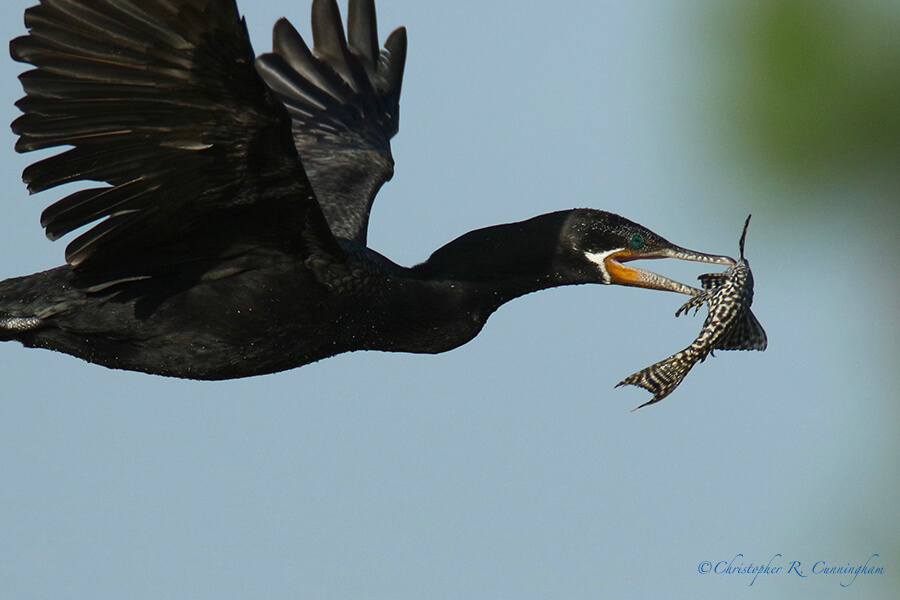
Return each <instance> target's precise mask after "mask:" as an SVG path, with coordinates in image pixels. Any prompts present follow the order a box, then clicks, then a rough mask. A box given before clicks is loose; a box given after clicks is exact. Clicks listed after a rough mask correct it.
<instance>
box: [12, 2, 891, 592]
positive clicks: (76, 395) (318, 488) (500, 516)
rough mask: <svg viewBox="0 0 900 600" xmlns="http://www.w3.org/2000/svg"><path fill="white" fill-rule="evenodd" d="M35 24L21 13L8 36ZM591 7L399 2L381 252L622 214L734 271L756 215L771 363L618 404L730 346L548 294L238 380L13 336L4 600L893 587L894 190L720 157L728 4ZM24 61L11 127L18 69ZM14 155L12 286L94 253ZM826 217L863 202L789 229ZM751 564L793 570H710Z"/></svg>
mask: <svg viewBox="0 0 900 600" xmlns="http://www.w3.org/2000/svg"><path fill="white" fill-rule="evenodd" d="M30 4H31V2H30V1H25V0H7V1H6V2H5V3H4V13H3V14H4V16H5V18H4V20H3V23H2V25H0V26H2V32H3V37H4V38H5V39H11V38H12V37H14V36H16V35H19V34H21V33H22V32H23V31H24V29H23V27H22V26H21V15H22V11H23V10H24V8H25V7H27V6H28V5H30ZM559 4H560V3H549V2H546V3H537V2H532V3H529V2H513V1H511V0H510V1H506V0H503V1H500V0H486V1H483V2H469V1H458V2H440V3H438V2H409V1H408V0H381V1H380V2H379V4H378V10H379V25H380V29H381V32H380V34H381V39H382V41H383V40H384V39H385V38H386V36H387V34H388V33H389V32H390V31H391V30H392V29H393V28H394V27H396V26H399V25H405V26H406V27H407V28H408V30H409V43H410V50H409V58H408V62H407V69H406V77H405V81H404V86H403V98H402V101H401V124H400V134H399V136H398V137H397V138H396V139H395V142H394V156H395V159H396V161H397V168H396V174H395V177H394V180H393V181H392V182H390V183H389V184H388V185H387V186H385V188H384V189H383V190H382V192H381V194H380V195H379V198H378V201H377V202H376V205H375V208H374V211H373V216H372V223H371V228H370V235H369V243H370V245H371V246H372V247H373V248H374V249H376V250H378V251H379V252H381V253H383V254H384V255H386V256H388V257H390V258H392V259H393V260H395V261H396V262H398V263H400V264H406V265H410V264H414V263H416V262H420V261H422V260H424V259H425V258H427V256H428V255H429V254H430V252H431V251H432V250H434V249H435V248H437V247H438V246H440V245H442V244H444V243H445V242H447V241H449V240H450V239H453V238H455V237H456V236H458V235H460V234H461V233H463V232H465V231H468V230H470V229H474V228H477V227H483V226H487V225H491V224H495V223H501V222H509V221H514V220H520V219H524V218H528V217H530V216H533V215H536V214H540V213H544V212H550V211H554V210H559V209H564V208H571V207H576V206H591V207H595V208H601V209H605V210H610V211H613V212H617V213H620V214H622V215H623V216H626V217H628V218H630V219H632V220H635V221H637V222H639V223H641V224H643V225H645V226H647V227H649V228H650V229H652V230H654V231H656V232H657V233H659V234H661V235H663V236H665V237H667V238H668V239H670V240H672V241H673V242H675V243H678V244H681V245H684V246H687V247H690V248H694V249H697V250H701V251H706V252H713V253H725V254H732V255H734V254H736V252H737V241H738V237H739V235H740V228H741V225H742V224H743V221H744V218H745V217H746V215H747V214H748V213H753V215H754V216H753V222H752V224H751V228H750V231H749V234H748V241H747V256H748V258H749V259H750V261H751V263H752V265H753V268H754V274H755V276H756V290H757V295H756V303H755V304H754V311H755V313H756V315H757V316H758V318H759V320H760V321H761V322H762V324H763V325H764V326H765V328H766V330H767V331H768V334H769V349H768V350H767V351H766V352H765V353H734V352H732V353H727V352H721V353H719V354H718V355H717V356H716V357H715V358H713V359H709V360H707V361H706V362H705V363H703V364H701V365H699V366H698V367H696V368H695V370H694V371H693V372H692V373H691V374H690V375H689V377H688V378H687V380H686V381H685V382H684V384H683V385H682V386H681V387H680V388H679V389H678V390H677V391H676V392H674V393H673V394H672V395H671V396H670V397H669V398H667V399H665V400H664V401H663V402H662V403H660V404H658V405H655V406H652V407H648V408H645V409H642V410H640V411H638V412H636V413H630V412H629V410H630V409H632V408H633V407H635V406H637V405H638V404H641V403H642V402H644V401H645V400H646V399H647V394H646V393H645V392H644V391H643V390H638V389H636V388H627V389H622V388H620V389H614V388H613V386H614V385H615V384H616V383H617V382H618V381H620V380H621V379H622V378H623V377H625V376H627V375H628V374H630V373H632V372H634V371H636V370H638V369H640V368H643V367H644V366H647V365H649V364H651V363H652V362H655V361H657V360H659V359H661V358H664V357H666V356H668V355H669V354H671V353H673V352H674V351H676V350H678V349H680V348H682V347H684V346H686V345H687V344H688V343H689V342H690V341H691V340H692V339H693V338H694V336H695V335H696V333H697V331H698V330H699V327H700V323H701V319H702V316H701V317H697V318H694V319H691V318H687V319H686V318H681V319H678V320H676V319H675V318H674V317H673V315H674V312H675V310H676V309H677V308H678V306H680V304H681V303H682V298H681V297H678V296H676V295H673V294H665V293H660V292H648V291H644V290H636V289H613V288H608V287H605V286H581V287H569V288H563V289H556V290H549V291H546V292H541V293H538V294H533V295H530V296H527V297H524V298H521V299H518V300H516V301H514V302H512V303H511V304H509V305H507V306H505V307H503V308H501V309H500V311H498V313H496V314H495V315H494V316H493V317H491V319H490V321H489V322H488V324H487V326H486V327H485V330H484V331H483V332H482V334H481V335H480V336H478V337H477V338H476V339H475V340H474V341H473V342H471V343H469V344H468V345H466V346H463V347H461V348H459V349H457V350H454V351H452V352H449V353H446V354H443V355H438V356H417V355H403V354H386V353H356V354H349V355H344V356H340V357H335V358H332V359H329V360H326V361H322V362H320V363H317V364H313V365H309V366H306V367H303V368H302V369H298V370H294V371H290V372H287V373H281V374H276V375H271V376H264V377H257V378H251V379H247V380H241V381H232V382H220V383H202V382H190V381H179V380H169V379H164V378H158V377H152V376H147V375H142V374H136V373H126V372H117V371H111V370H107V369H104V368H102V367H98V366H93V365H89V364H87V363H83V362H81V361H78V360H76V359H73V358H70V357H66V356H62V355H56V354H53V353H49V352H44V351H37V350H25V349H23V348H21V347H20V346H19V345H17V344H12V343H10V344H3V345H2V346H0V377H2V380H3V384H2V388H0V482H2V483H0V597H9V598H18V599H20V600H24V599H31V598H59V597H66V598H113V597H117V598H119V597H127V598H160V597H169V598H216V599H217V600H224V599H230V598H294V597H308V598H334V597H337V598H391V599H403V598H447V599H455V598H511V599H513V598H515V599H525V598H625V597H629V598H630V597H668V598H721V597H731V598H742V597H755V598H758V597H761V596H764V597H766V598H795V597H800V596H803V597H813V596H815V597H819V598H838V597H840V598H893V597H895V593H896V589H897V586H898V578H897V572H898V567H900V563H898V543H897V540H898V539H900V536H898V535H897V534H898V533H900V519H898V516H897V511H896V500H897V497H898V485H897V478H896V465H897V459H898V454H900V452H898V444H897V433H898V431H897V423H898V408H897V400H898V397H897V391H896V390H897V381H898V376H897V372H896V368H897V350H898V344H897V339H900V336H898V335H897V333H898V331H897V330H898V327H897V316H898V306H897V300H896V298H897V297H900V295H898V294H897V292H898V291H900V290H898V289H897V288H898V285H897V281H896V278H895V276H894V274H895V273H896V256H895V254H896V244H895V243H894V244H892V243H891V242H885V240H886V239H887V240H889V239H890V238H891V237H892V236H894V235H895V234H896V232H895V230H894V225H895V222H894V221H890V220H888V221H885V220H884V219H883V218H882V217H881V213H880V212H879V211H878V210H875V211H872V210H871V209H863V210H861V209H860V208H859V207H860V206H866V207H871V206H873V205H872V204H871V203H868V204H861V203H859V199H860V198H867V199H871V198H872V197H875V198H883V199H884V200H883V201H884V202H885V203H889V202H896V201H897V198H896V195H894V193H895V192H896V190H894V191H890V190H888V191H887V193H885V190H883V189H881V188H879V187H878V186H877V185H872V184H871V183H859V182H855V181H846V182H837V183H831V184H829V185H827V186H824V185H823V186H821V187H812V188H798V187H793V186H790V185H788V184H785V183H779V182H778V181H771V180H769V179H768V178H767V177H766V176H765V174H763V173H762V172H760V171H758V170H757V169H756V168H755V167H754V166H753V165H752V164H750V163H749V162H743V161H741V160H739V159H735V158H734V157H731V156H728V155H727V153H725V152H722V150H721V148H720V146H719V145H718V144H717V143H716V142H715V134H716V132H715V131H714V130H713V129H714V128H711V127H710V126H709V119H708V115H707V114H706V107H707V106H708V104H707V100H706V96H705V94H707V93H709V90H710V89H715V85H716V82H715V81H714V80H713V81H710V75H709V72H708V70H706V67H707V66H708V64H709V60H710V58H709V57H708V56H707V55H705V54H704V48H703V43H702V41H701V38H702V34H703V33H704V32H703V27H704V26H705V24H706V23H707V21H705V20H704V18H703V7H704V6H706V5H704V4H702V3H691V2H674V3H661V2H567V3H565V4H564V5H559ZM344 8H345V6H344V5H343V4H342V10H343V9H344ZM241 9H242V11H243V12H244V14H245V15H246V16H247V19H248V22H249V25H250V29H251V35H252V37H253V42H254V46H255V48H256V50H257V52H263V51H266V50H268V49H269V47H270V42H269V31H270V27H271V25H272V24H273V23H274V22H275V20H276V19H277V18H278V17H281V16H287V17H289V18H290V19H291V20H292V22H293V23H294V24H295V25H296V26H297V27H298V29H299V30H300V31H301V33H304V34H306V32H308V27H309V25H308V19H309V17H308V14H309V6H308V3H307V2H305V1H297V2H290V3H288V2H282V1H279V2H275V1H271V0H259V1H257V2H254V3H252V7H251V3H248V2H244V3H243V5H241ZM0 65H2V66H0V90H2V94H3V98H2V102H0V110H2V111H3V112H2V117H3V119H4V120H5V121H6V122H9V121H10V120H11V119H12V118H14V116H15V115H16V114H17V113H16V110H15V108H14V107H13V105H12V104H13V102H14V101H15V100H16V99H17V98H18V97H20V95H21V89H20V88H19V86H18V82H17V81H16V80H15V75H16V74H17V73H18V72H19V65H17V64H15V63H13V62H12V61H11V60H5V61H0ZM2 141H3V143H2V144H0V153H2V158H3V160H2V161H0V165H2V166H0V177H2V181H3V182H4V188H5V193H4V195H3V201H2V206H0V211H2V212H0V215H2V218H0V277H3V278H6V277H12V276H17V275H24V274H28V273H32V272H35V271H39V270H43V269H47V268H51V267H53V266H56V265H58V264H60V263H61V261H62V253H63V243H55V244H52V243H50V242H48V241H47V240H46V239H45V238H44V237H43V234H42V231H41V229H40V227H39V223H38V216H39V214H40V211H41V210H42V208H43V207H44V206H46V205H47V204H49V203H50V202H51V201H52V199H54V198H56V197H58V194H57V195H54V193H55V192H50V193H47V194H43V195H41V196H37V197H32V198H29V197H28V196H27V193H26V191H25V188H24V186H23V185H22V184H21V181H20V173H21V170H22V168H24V167H25V166H26V165H27V164H28V163H29V162H31V161H32V160H33V158H32V157H22V156H18V155H16V154H15V153H14V152H13V150H12V146H13V143H14V137H13V135H12V134H11V133H9V132H8V131H7V133H5V134H4V135H3V137H2ZM798 194H801V195H802V194H806V195H824V196H830V197H832V198H834V197H837V198H846V201H845V202H839V203H836V204H837V205H840V206H842V208H839V209H831V210H829V211H822V212H817V213H808V214H801V215H797V214H785V212H784V211H781V210H778V209H777V207H778V203H779V200H780V199H782V198H783V199H784V200H785V203H787V201H788V199H790V198H792V197H794V196H796V195H798ZM875 206H876V207H877V202H876V203H875ZM652 268H654V269H657V270H659V271H660V272H663V273H665V274H667V275H670V276H674V277H676V278H679V279H680V280H682V281H686V282H691V281H692V280H693V278H694V277H695V276H696V275H698V274H700V273H704V272H706V271H707V270H708V268H706V267H705V266H704V265H699V264H687V265H675V264H666V263H665V262H656V263H653V265H652ZM885 275H888V276H887V277H886V276H885ZM779 554H780V555H781V556H780V557H778V556H776V555H779ZM873 554H879V557H877V558H875V559H873V561H875V563H877V565H878V566H884V567H885V570H886V571H887V574H885V575H881V576H869V577H866V578H863V577H861V576H860V578H859V579H858V580H857V581H855V582H854V583H853V584H852V585H851V586H850V587H848V588H844V587H841V585H840V582H842V581H843V582H845V583H846V580H844V579H841V578H840V577H839V576H835V575H831V576H825V575H810V576H809V577H805V578H801V577H798V576H796V574H787V573H786V571H787V570H788V569H787V567H788V566H789V565H790V564H791V562H792V561H799V562H800V563H801V564H802V567H801V568H802V569H804V570H806V569H811V568H812V566H813V564H814V563H816V562H817V561H825V562H826V563H827V564H828V565H829V566H845V564H846V563H850V564H852V565H854V566H855V565H856V564H859V563H862V562H865V561H866V559H868V558H869V557H870V556H871V555H873ZM737 555H742V556H741V557H739V558H737V559H736V561H735V564H738V563H740V562H741V561H743V563H744V565H749V564H750V563H754V564H759V563H760V562H763V563H766V562H768V561H769V560H770V559H773V558H774V562H773V565H780V566H782V567H783V569H782V570H781V571H780V573H777V574H771V575H767V576H760V577H759V578H758V579H757V580H756V581H755V582H754V583H753V585H752V586H750V585H749V583H750V581H751V579H752V576H750V575H741V574H737V575H715V574H706V575H702V574H700V573H699V566H700V565H701V563H703V562H704V561H710V562H711V563H712V564H716V563H718V562H719V561H726V562H727V561H731V560H732V559H733V558H734V557H735V556H737ZM807 573H808V571H807Z"/></svg>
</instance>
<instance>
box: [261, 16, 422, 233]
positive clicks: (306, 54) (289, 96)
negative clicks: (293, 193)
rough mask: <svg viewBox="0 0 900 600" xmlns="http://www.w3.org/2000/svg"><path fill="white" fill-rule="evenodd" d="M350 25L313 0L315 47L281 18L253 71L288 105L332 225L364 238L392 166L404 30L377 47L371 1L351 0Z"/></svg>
mask: <svg viewBox="0 0 900 600" xmlns="http://www.w3.org/2000/svg"><path fill="white" fill-rule="evenodd" d="M347 31H348V33H349V36H348V37H345V36H344V28H343V25H342V24H341V17H340V12H339V10H338V7H337V3H336V2H335V0H313V8H312V33H313V40H314V46H313V50H312V51H310V49H309V47H308V46H307V45H306V42H305V41H304V40H303V38H302V36H300V34H299V33H297V30H296V29H294V27H293V26H291V24H290V23H289V22H288V21H286V20H283V19H282V20H281V21H279V22H278V23H277V24H276V25H275V28H274V30H273V51H272V53H271V54H264V55H262V56H260V57H259V58H258V59H257V70H258V71H259V73H260V75H262V78H263V79H264V80H265V82H266V84H267V85H268V86H269V87H270V88H271V89H272V90H273V91H274V92H275V95H276V96H277V97H278V98H279V99H280V100H281V101H282V102H283V103H284V105H285V106H286V107H287V109H288V112H289V114H290V116H291V119H292V121H293V134H294V143H295V145H296V147H297V150H298V151H299V152H300V155H301V156H302V157H303V163H304V166H305V167H306V171H307V174H308V175H309V178H310V181H311V183H312V186H313V187H314V188H315V190H316V195H317V197H318V199H319V203H320V206H321V207H322V210H323V212H324V213H325V217H326V218H327V220H328V223H329V225H330V227H331V229H332V231H333V232H334V234H335V235H336V236H338V237H342V238H346V239H350V240H354V241H356V242H358V243H361V244H365V242H366V229H367V227H368V222H369V211H370V210H371V207H372V202H373V201H374V199H375V195H376V194H377V193H378V190H379V189H380V188H381V186H382V185H383V184H384V182H385V181H387V180H389V179H390V178H391V176H392V175H393V171H394V161H393V157H392V155H391V147H390V138H391V137H393V136H394V135H395V134H396V133H397V124H398V119H399V103H400V88H401V84H402V80H403V67H404V63H405V61H406V31H405V30H404V29H403V28H400V29H398V30H396V31H394V32H393V33H392V34H391V35H390V36H389V37H388V40H387V42H385V47H384V50H382V51H381V52H379V51H378V32H377V26H376V21H375V6H374V2H373V0H350V8H349V18H348V27H347Z"/></svg>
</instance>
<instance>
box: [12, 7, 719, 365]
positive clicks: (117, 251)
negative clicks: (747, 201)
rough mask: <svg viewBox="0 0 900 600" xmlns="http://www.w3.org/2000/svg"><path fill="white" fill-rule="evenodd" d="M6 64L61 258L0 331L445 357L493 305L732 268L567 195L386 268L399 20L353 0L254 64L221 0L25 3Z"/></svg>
mask: <svg viewBox="0 0 900 600" xmlns="http://www.w3.org/2000/svg"><path fill="white" fill-rule="evenodd" d="M25 24H26V27H27V28H28V30H29V32H28V34H27V35H26V36H23V37H20V38H17V39H15V40H13V41H12V43H11V44H10V52H11V55H12V57H13V58H14V59H15V60H17V61H21V62H25V63H30V64H31V65H33V66H34V67H35V68H34V69H32V70H30V71H27V72H25V73H24V74H22V75H21V82H22V86H23V87H24V90H25V94H26V95H25V97H24V98H22V99H21V100H20V101H19V102H18V103H17V106H18V107H19V108H20V109H21V111H22V112H23V113H24V114H23V115H22V116H20V117H19V118H18V119H16V121H15V122H14V123H13V130H14V132H15V133H16V134H18V136H19V139H18V142H17V144H16V150H18V151H19V152H30V151H32V150H42V149H46V148H56V147H65V148H67V149H65V150H64V151H62V152H61V153H59V154H57V155H55V156H51V157H49V158H43V159H41V160H40V161H38V162H36V163H35V164H33V165H31V166H30V167H28V168H27V169H26V170H25V172H24V175H23V179H24V180H25V182H26V183H27V184H28V188H29V190H30V191H31V192H40V191H42V190H46V189H48V188H52V187H55V186H58V185H61V184H64V183H69V182H77V181H90V182H100V183H101V185H100V186H96V187H88V188H86V189H80V190H79V191H75V192H73V193H71V194H70V195H68V196H67V197H65V198H63V199H62V200H60V201H58V202H56V203H54V204H53V205H51V206H50V207H48V208H47V209H46V210H45V211H44V213H43V215H42V217H41V223H42V225H43V226H44V228H45V229H46V233H47V236H48V237H49V238H50V239H57V238H59V237H61V236H63V235H66V234H68V233H70V232H72V231H75V230H76V229H79V228H82V227H84V226H88V225H89V226H90V228H89V229H87V230H86V231H85V232H84V233H81V235H79V236H78V237H76V238H75V239H74V240H73V241H72V242H71V243H70V244H69V245H68V247H67V248H66V263H67V264H66V265H64V266H61V267H58V268H55V269H51V270H49V271H44V272H41V273H36V274H34V275H29V276H27V277H18V278H13V279H7V280H6V281H3V282H0V340H18V341H19V342H21V343H22V344H24V345H25V346H31V347H39V348H47V349H50V350H56V351H58V352H65V353H67V354H71V355H74V356H77V357H80V358H82V359H84V360H87V361H90V362H93V363H97V364H101V365H104V366H107V367H112V368H119V369H131V370H135V371H143V372H147V373H155V374H159V375H168V376H173V377H187V378H194V379H228V378H234V377H246V376H250V375H259V374H263V373H272V372H276V371H282V370H285V369H290V368H293V367H298V366H300V365H304V364H307V363H310V362H312V361H316V360H319V359H322V358H325V357H328V356H333V355H335V354H338V353H341V352H349V351H352V350H386V351H398V352H430V353H434V352H443V351H445V350H450V349H451V348H455V347H457V346H459V345H461V344H464V343H466V342H467V341H469V340H470V339H472V338H473V337H474V336H475V335H477V334H478V332H479V331H480V330H481V328H482V326H483V325H484V323H485V321H486V320H487V318H488V317H489V316H490V314H491V313H492V312H494V311H495V310H496V309H497V308H498V307H499V306H500V305H502V304H503V303H504V302H508V301H509V300H512V299H513V298H516V297H518V296H521V295H523V294H527V293H529V292H534V291H537V290H540V289H545V288H550V287H554V286H560V285H570V284H580V283H603V284H618V285H631V286H639V287H645V288H651V289H658V290H670V291H675V292H682V293H687V294H696V293H699V290H695V289H694V288H691V287H689V286H686V285H684V284H681V283H678V282H676V281H672V280H670V279H667V278H665V277H662V276H660V275H657V274H654V273H650V272H648V271H644V270H641V269H636V268H632V267H630V266H627V265H626V264H625V263H626V262H627V261H631V260H634V259H640V258H663V257H669V258H680V259H685V260H696V261H703V262H711V263H718V264H733V262H734V261H733V260H732V259H730V258H727V257H724V256H713V255H708V254H702V253H699V252H694V251H690V250H686V249H684V248H681V247H679V246H675V245H673V244H671V243H670V242H668V241H666V240H665V239H663V238H662V237H660V236H658V235H656V234H655V233H653V232H652V231H649V230H648V229H646V228H645V227H642V226H641V225H638V224H637V223H634V222H632V221H629V220H628V219H625V218H623V217H620V216H618V215H615V214H612V213H608V212H604V211H599V210H592V209H574V210H565V211H560V212H555V213H550V214H545V215H541V216H538V217H535V218H533V219H529V220H527V221H522V222H520V223H509V224H505V225H497V226H494V227H488V228H485V229H479V230H477V231H472V232H469V233H467V234H465V235H463V236H461V237H459V238H458V239H456V240H454V241H452V242H450V243H449V244H447V245H445V246H444V247H442V248H440V249H439V250H437V251H436V252H435V253H434V254H432V256H431V257H430V258H429V259H428V260H427V261H425V262H424V263H422V264H420V265H417V266H414V267H412V268H406V267H401V266H398V265H396V264H394V263H393V262H391V261H390V260H388V259H387V258H385V257H383V256H381V255H380V254H378V253H377V252H375V251H373V250H370V249H369V248H367V247H366V228H367V225H368V220H369V211H370V209H371V206H372V201H373V199H374V197H375V194H376V193H377V192H378V190H379V188H380V187H381V185H382V184H383V183H384V182H385V181H387V180H388V179H390V177H391V175H392V172H393V159H392V157H391V149H390V144H389V140H390V138H391V137H392V136H393V135H394V134H395V133H396V132H397V126H398V115H399V97H400V86H401V81H402V76H403V66H404V62H405V57H406V32H405V30H404V29H402V28H400V29H397V30H396V31H394V33H392V34H391V35H390V37H389V38H388V39H387V42H386V43H385V45H384V48H383V49H381V50H379V46H378V36H377V31H376V27H375V9H374V4H373V1H372V0H350V5H349V17H348V27H347V34H348V35H347V37H345V34H344V29H343V26H342V24H341V20H340V14H339V12H338V7H337V4H336V2H335V1H334V0H314V1H313V5H312V31H313V40H314V48H313V49H312V50H310V49H309V48H308V47H307V45H306V43H305V42H304V41H303V40H302V39H301V37H300V35H299V34H298V33H297V31H296V30H295V29H294V28H293V27H292V26H291V24H290V23H288V22H287V21H286V20H283V19H282V20H280V21H278V23H277V24H276V25H275V29H274V49H273V51H272V53H270V54H264V55H262V56H260V57H259V58H256V57H255V56H254V54H253V50H252V48H251V46H250V40H249V37H248V35H247V30H246V27H245V24H244V22H243V21H242V19H241V17H240V16H239V14H238V11H237V7H236V6H235V3H234V0H41V3H40V4H39V5H38V6H35V7H33V8H30V9H28V10H27V11H26V13H25Z"/></svg>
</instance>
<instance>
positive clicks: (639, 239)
mask: <svg viewBox="0 0 900 600" xmlns="http://www.w3.org/2000/svg"><path fill="white" fill-rule="evenodd" d="M629 244H631V247H632V248H634V249H635V250H639V249H641V248H643V247H644V236H642V235H641V234H639V233H636V234H634V235H633V236H631V241H630V242H629Z"/></svg>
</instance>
